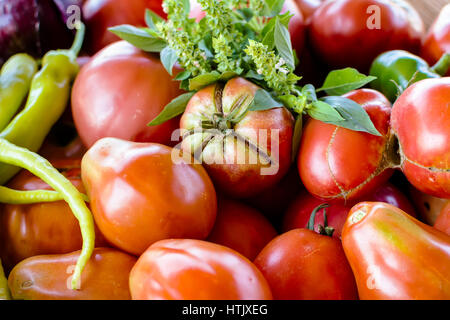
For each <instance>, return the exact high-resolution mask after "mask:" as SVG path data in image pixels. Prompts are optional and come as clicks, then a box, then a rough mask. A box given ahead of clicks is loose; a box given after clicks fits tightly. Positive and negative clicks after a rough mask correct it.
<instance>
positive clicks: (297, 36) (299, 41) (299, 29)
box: [189, 0, 305, 56]
mask: <svg viewBox="0 0 450 320" xmlns="http://www.w3.org/2000/svg"><path fill="white" fill-rule="evenodd" d="M190 4H191V11H190V14H189V17H190V18H193V19H195V20H196V21H197V22H199V21H200V20H201V19H203V18H204V17H205V16H206V13H205V12H204V11H202V6H201V5H200V4H199V3H198V1H196V0H190ZM288 11H289V13H290V14H291V15H292V18H291V20H290V21H289V26H288V29H289V34H290V36H291V40H292V48H293V49H294V50H295V51H296V52H297V54H298V55H299V56H300V54H301V52H302V50H303V47H304V44H305V22H304V18H303V14H302V11H300V9H299V7H298V5H297V3H296V1H295V0H286V1H285V2H284V4H283V9H282V10H281V14H284V13H286V12H288Z"/></svg>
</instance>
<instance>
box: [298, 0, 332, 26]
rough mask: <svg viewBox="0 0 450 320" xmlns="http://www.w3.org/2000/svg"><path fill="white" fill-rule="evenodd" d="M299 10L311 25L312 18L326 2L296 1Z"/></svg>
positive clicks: (322, 0)
mask: <svg viewBox="0 0 450 320" xmlns="http://www.w3.org/2000/svg"><path fill="white" fill-rule="evenodd" d="M295 2H296V3H297V6H298V8H299V9H300V11H301V12H302V14H303V18H304V19H305V21H306V23H307V24H309V23H310V22H311V19H312V16H313V15H314V12H316V10H317V9H318V8H319V7H320V6H321V5H322V3H323V2H325V1H324V0H295Z"/></svg>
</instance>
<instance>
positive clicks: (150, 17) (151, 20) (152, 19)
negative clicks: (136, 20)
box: [145, 9, 164, 30]
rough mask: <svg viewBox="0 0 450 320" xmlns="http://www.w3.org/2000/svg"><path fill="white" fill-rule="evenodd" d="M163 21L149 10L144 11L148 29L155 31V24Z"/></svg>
mask: <svg viewBox="0 0 450 320" xmlns="http://www.w3.org/2000/svg"><path fill="white" fill-rule="evenodd" d="M161 21H164V19H163V18H161V17H160V16H159V15H158V14H157V13H155V12H153V11H152V10H150V9H145V23H146V24H147V26H148V27H149V28H150V29H153V30H156V23H158V22H161Z"/></svg>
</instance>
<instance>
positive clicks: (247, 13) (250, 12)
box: [236, 8, 254, 22]
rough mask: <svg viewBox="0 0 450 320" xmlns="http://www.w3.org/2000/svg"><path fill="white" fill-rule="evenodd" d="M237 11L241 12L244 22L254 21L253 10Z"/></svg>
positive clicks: (243, 9)
mask: <svg viewBox="0 0 450 320" xmlns="http://www.w3.org/2000/svg"><path fill="white" fill-rule="evenodd" d="M236 11H237V12H239V13H240V14H241V16H242V18H244V20H245V21H247V22H249V21H250V20H252V18H253V17H254V13H253V10H251V9H250V8H242V9H237V10H236Z"/></svg>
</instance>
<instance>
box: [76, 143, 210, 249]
mask: <svg viewBox="0 0 450 320" xmlns="http://www.w3.org/2000/svg"><path fill="white" fill-rule="evenodd" d="M81 168H82V177H83V181H84V183H85V186H86V189H87V192H88V195H89V198H90V199H91V203H90V204H91V208H92V213H93V214H94V219H95V221H96V223H97V225H98V227H99V229H100V230H101V231H102V233H103V234H104V235H105V237H106V239H108V240H109V241H110V242H111V243H112V244H114V245H115V246H117V247H118V248H120V249H122V250H124V251H126V252H129V253H132V254H135V255H139V254H141V253H142V252H144V251H145V249H147V248H148V247H149V246H150V245H151V244H152V243H154V242H156V241H159V240H162V239H168V238H191V239H206V237H207V236H208V235H209V233H210V231H211V229H212V227H213V225H214V221H215V218H216V211H217V200H216V193H215V190H214V187H213V184H212V182H211V180H210V179H209V177H208V175H207V174H206V171H205V170H204V169H203V167H202V166H200V165H197V164H194V165H191V164H187V163H186V162H183V161H181V162H179V163H175V162H174V161H173V160H172V148H169V147H166V146H163V145H160V144H155V143H136V142H130V141H124V140H119V139H115V138H105V139H102V140H100V141H98V142H97V143H96V144H95V145H94V146H93V147H92V148H91V149H90V150H89V151H88V152H87V153H86V155H85V156H84V157H83V161H82V164H81Z"/></svg>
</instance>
